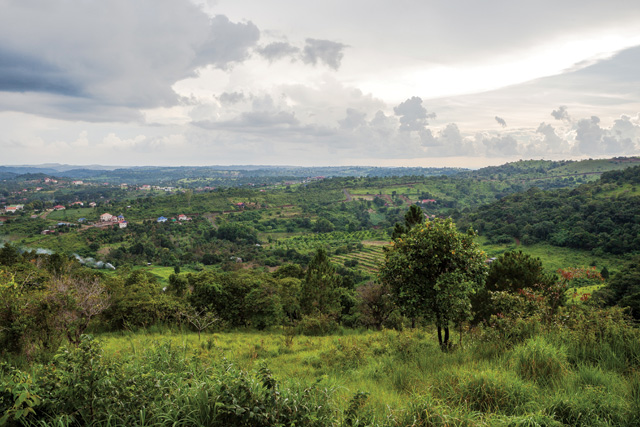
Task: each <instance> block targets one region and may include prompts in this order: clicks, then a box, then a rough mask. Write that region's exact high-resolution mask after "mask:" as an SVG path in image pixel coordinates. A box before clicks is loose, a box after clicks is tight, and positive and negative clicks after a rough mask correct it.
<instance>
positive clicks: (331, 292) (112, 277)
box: [0, 245, 399, 358]
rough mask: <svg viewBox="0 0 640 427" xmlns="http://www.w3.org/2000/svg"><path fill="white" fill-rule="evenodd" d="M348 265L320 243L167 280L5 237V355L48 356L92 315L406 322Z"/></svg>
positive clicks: (108, 319)
mask: <svg viewBox="0 0 640 427" xmlns="http://www.w3.org/2000/svg"><path fill="white" fill-rule="evenodd" d="M341 270H344V268H342V267H339V266H335V265H333V264H332V263H331V262H330V261H329V258H328V256H327V253H326V252H325V251H324V250H322V249H320V250H318V251H317V252H316V253H315V255H314V256H313V258H311V260H310V261H309V263H308V266H306V267H302V266H300V265H298V264H287V265H284V266H282V267H280V268H279V269H278V270H277V271H276V272H274V273H267V272H262V271H259V270H241V271H228V272H225V271H222V270H219V269H218V270H216V269H207V270H204V271H201V272H196V273H180V269H179V268H176V269H175V273H174V274H172V275H171V276H170V277H169V282H168V285H164V286H163V285H162V284H161V283H159V281H158V278H157V277H156V276H155V275H153V274H152V273H150V272H149V271H146V270H144V269H138V270H133V271H132V270H129V269H126V268H125V269H122V270H120V271H118V272H117V273H116V274H104V273H102V272H101V271H99V270H92V269H88V268H85V267H83V266H82V265H81V264H80V263H79V262H78V261H77V260H76V259H74V258H68V257H65V256H61V255H58V254H53V255H47V254H37V253H35V252H24V253H20V252H19V251H18V250H17V249H16V248H15V247H13V246H11V245H5V246H4V247H2V248H0V348H1V349H2V350H1V351H0V354H4V353H13V354H23V355H27V356H28V357H30V358H37V357H47V355H50V353H51V352H52V351H55V350H56V349H57V347H58V346H59V345H60V343H61V342H62V341H64V340H68V341H70V342H71V343H74V344H78V343H79V339H80V336H81V335H82V334H83V333H84V332H85V331H86V330H87V328H88V327H89V324H90V323H91V324H92V325H93V330H96V329H97V330H111V331H118V330H125V329H137V328H146V327H150V326H152V325H157V324H165V325H168V324H171V325H174V326H180V325H184V326H185V327H192V328H196V329H197V330H202V329H205V328H209V329H210V328H212V327H213V328H214V329H225V328H229V327H251V328H255V329H264V328H267V327H270V326H278V325H280V326H281V325H289V326H293V325H295V327H296V328H297V330H298V331H299V332H301V333H305V334H309V335H317V334H326V333H329V332H331V331H335V330H336V329H337V328H338V326H339V325H342V326H346V327H356V326H374V327H377V328H380V327H382V326H383V325H386V326H388V327H393V326H397V325H398V323H397V322H398V320H397V319H396V320H393V319H392V317H393V316H391V313H392V312H393V311H394V310H396V309H395V308H394V307H393V306H391V305H388V304H387V305H385V307H386V308H385V310H384V313H383V314H376V313H374V312H372V311H371V310H370V306H371V304H374V302H375V301H377V300H379V299H380V298H383V296H381V295H378V294H375V293H371V290H372V289H376V286H378V285H375V284H373V283H369V284H366V285H362V286H359V287H357V286H356V282H357V280H353V276H350V275H349V274H345V272H344V271H341ZM398 316H399V314H398ZM394 322H395V323H394ZM203 325H204V326H203Z"/></svg>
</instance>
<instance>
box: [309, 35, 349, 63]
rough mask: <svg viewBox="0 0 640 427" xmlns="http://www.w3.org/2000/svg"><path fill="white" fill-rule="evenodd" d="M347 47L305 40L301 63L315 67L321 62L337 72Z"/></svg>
mask: <svg viewBox="0 0 640 427" xmlns="http://www.w3.org/2000/svg"><path fill="white" fill-rule="evenodd" d="M346 47H347V45H344V44H342V43H338V42H333V41H330V40H318V39H306V45H305V46H304V48H303V50H302V62H304V63H305V64H313V65H316V64H317V63H318V62H322V63H324V64H326V65H328V66H329V67H331V68H333V69H334V70H337V69H338V68H340V62H341V61H342V57H343V56H344V52H343V51H344V49H345V48H346Z"/></svg>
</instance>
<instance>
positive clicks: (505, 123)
mask: <svg viewBox="0 0 640 427" xmlns="http://www.w3.org/2000/svg"><path fill="white" fill-rule="evenodd" d="M495 119H496V122H498V124H499V125H500V126H502V127H503V128H506V127H507V122H505V121H504V119H503V118H502V117H498V116H496V117H495Z"/></svg>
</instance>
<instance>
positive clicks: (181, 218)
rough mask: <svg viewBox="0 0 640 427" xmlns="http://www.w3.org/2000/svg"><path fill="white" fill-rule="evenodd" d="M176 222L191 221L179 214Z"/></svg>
mask: <svg viewBox="0 0 640 427" xmlns="http://www.w3.org/2000/svg"><path fill="white" fill-rule="evenodd" d="M178 221H191V218H189V217H188V216H186V215H185V214H180V215H178Z"/></svg>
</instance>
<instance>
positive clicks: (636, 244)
mask: <svg viewBox="0 0 640 427" xmlns="http://www.w3.org/2000/svg"><path fill="white" fill-rule="evenodd" d="M639 180H640V167H634V168H629V169H626V170H624V171H612V172H607V173H604V174H603V175H602V178H601V180H600V181H598V182H595V183H591V184H585V185H581V186H580V187H578V188H575V189H573V190H556V191H541V190H539V189H536V188H532V189H529V190H528V191H526V192H524V193H519V194H514V195H510V196H507V197H504V198H503V199H501V200H500V201H498V202H495V203H492V204H490V205H486V206H482V207H480V208H479V209H478V210H477V211H476V212H475V213H472V214H470V215H468V216H467V217H466V218H464V220H463V221H462V224H463V225H467V224H470V225H472V226H473V227H474V228H475V229H477V230H478V232H479V233H480V234H482V235H485V236H487V237H488V238H489V239H490V240H491V241H493V242H495V243H510V242H513V241H514V239H518V240H520V241H521V242H522V243H523V244H525V245H528V244H534V243H537V242H546V243H550V244H552V245H555V246H566V247H570V248H576V249H585V250H592V251H593V252H594V254H596V255H597V254H600V253H604V252H607V253H612V254H625V253H634V252H637V251H638V250H639V248H640V215H638V212H640V194H638V193H636V187H635V185H636V184H637V183H638V182H639Z"/></svg>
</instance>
